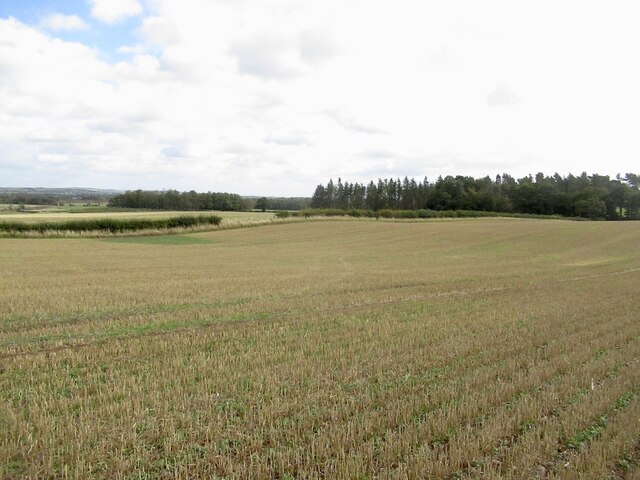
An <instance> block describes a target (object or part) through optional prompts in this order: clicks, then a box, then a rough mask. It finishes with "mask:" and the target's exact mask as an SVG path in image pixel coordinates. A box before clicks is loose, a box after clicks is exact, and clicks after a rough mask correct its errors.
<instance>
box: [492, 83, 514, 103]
mask: <svg viewBox="0 0 640 480" xmlns="http://www.w3.org/2000/svg"><path fill="white" fill-rule="evenodd" d="M516 103H520V99H519V98H518V95H517V94H516V92H515V91H514V90H512V89H510V88H509V87H507V86H505V85H498V86H497V87H496V88H495V89H494V90H493V91H492V92H491V93H489V94H488V95H487V105H489V106H490V107H500V106H503V105H513V104H516Z"/></svg>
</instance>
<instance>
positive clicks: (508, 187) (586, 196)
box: [311, 172, 640, 220]
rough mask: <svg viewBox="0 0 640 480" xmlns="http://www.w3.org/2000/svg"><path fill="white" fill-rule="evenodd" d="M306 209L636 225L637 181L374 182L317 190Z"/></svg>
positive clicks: (629, 177)
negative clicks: (492, 215)
mask: <svg viewBox="0 0 640 480" xmlns="http://www.w3.org/2000/svg"><path fill="white" fill-rule="evenodd" d="M311 207H312V208H334V209H342V210H356V209H362V210H374V211H378V210H384V209H391V210H421V209H427V210H477V211H487V212H506V213H525V214H537V215H563V216H568V217H585V218H606V219H610V220H615V219H639V218H640V176H639V175H636V174H632V173H627V174H626V175H624V176H620V175H618V176H617V177H616V178H610V177H609V176H606V175H598V174H594V175H587V173H586V172H585V173H582V175H579V176H574V175H571V174H570V175H568V176H566V177H562V176H560V175H559V174H557V173H556V174H555V175H553V176H545V175H544V174H542V173H538V174H537V175H536V176H535V177H533V176H531V175H529V176H526V177H523V178H520V179H515V178H513V177H512V176H510V175H508V174H506V173H505V174H503V175H497V176H496V177H495V179H491V177H489V176H486V177H483V178H473V177H468V176H461V175H458V176H455V177H454V176H446V177H444V178H443V177H442V176H440V177H438V179H437V180H436V181H435V182H433V183H431V182H429V181H428V180H427V178H426V177H425V178H424V180H423V181H421V182H418V181H416V180H415V179H413V178H411V179H409V178H408V177H405V178H404V179H402V180H401V179H400V178H397V179H393V178H390V179H378V181H377V182H373V181H371V182H369V184H367V185H364V184H361V183H349V182H343V181H342V179H340V178H339V179H338V181H337V182H336V183H334V181H333V179H331V180H329V182H328V183H327V184H326V185H318V186H317V187H316V189H315V192H314V194H313V196H312V198H311Z"/></svg>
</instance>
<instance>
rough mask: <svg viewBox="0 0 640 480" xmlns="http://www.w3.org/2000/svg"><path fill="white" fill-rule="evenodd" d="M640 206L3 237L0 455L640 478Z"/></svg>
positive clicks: (12, 465) (203, 471)
mask: <svg viewBox="0 0 640 480" xmlns="http://www.w3.org/2000/svg"><path fill="white" fill-rule="evenodd" d="M638 245H640V224H638V223H637V222H570V221H561V220H522V219H468V220H447V221H409V222H393V221H376V220H362V221H359V220H340V221H326V220H325V221H300V222H295V223H289V224H276V225H264V226H259V227H254V228H243V229H236V230H233V229H230V230H221V231H214V232H206V233H195V234H186V233H185V234H180V235H172V236H156V237H135V238H126V237H120V238H88V239H87V238H16V239H11V238H5V239H0V405H2V408H0V478H194V477H195V478H282V479H285V478H289V479H293V478H398V479H401V478H496V479H497V478H505V479H506V478H536V476H537V477H538V478H639V475H640V473H639V469H640V466H639V463H640V322H639V321H638V309H637V305H638V294H639V293H640V286H639V285H640V250H639V249H638Z"/></svg>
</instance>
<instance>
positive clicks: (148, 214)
mask: <svg viewBox="0 0 640 480" xmlns="http://www.w3.org/2000/svg"><path fill="white" fill-rule="evenodd" d="M206 214H215V215H219V216H221V217H223V222H225V223H233V222H244V221H256V220H269V219H271V218H273V217H274V214H273V213H271V212H219V211H188V212H185V211H167V210H157V211H154V210H147V211H142V212H140V211H131V212H91V213H69V212H48V211H42V212H38V213H12V214H10V215H8V214H5V215H0V222H2V221H20V222H42V221H47V220H56V221H59V220H80V219H87V218H129V217H134V218H169V217H175V216H180V215H206Z"/></svg>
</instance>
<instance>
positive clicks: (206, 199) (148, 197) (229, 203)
mask: <svg viewBox="0 0 640 480" xmlns="http://www.w3.org/2000/svg"><path fill="white" fill-rule="evenodd" d="M109 206H110V207H118V208H150V209H154V210H220V211H223V212H224V211H243V210H248V209H249V208H250V207H251V205H250V204H249V202H247V201H246V200H245V199H244V198H242V197H241V196H240V195H238V194H235V193H217V192H207V193H197V192H195V191H194V190H191V191H190V192H179V191H177V190H166V191H163V192H155V191H146V190H133V191H127V192H124V193H120V194H118V195H115V196H114V197H112V198H111V199H110V200H109Z"/></svg>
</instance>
